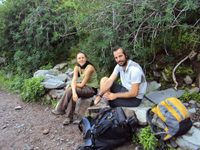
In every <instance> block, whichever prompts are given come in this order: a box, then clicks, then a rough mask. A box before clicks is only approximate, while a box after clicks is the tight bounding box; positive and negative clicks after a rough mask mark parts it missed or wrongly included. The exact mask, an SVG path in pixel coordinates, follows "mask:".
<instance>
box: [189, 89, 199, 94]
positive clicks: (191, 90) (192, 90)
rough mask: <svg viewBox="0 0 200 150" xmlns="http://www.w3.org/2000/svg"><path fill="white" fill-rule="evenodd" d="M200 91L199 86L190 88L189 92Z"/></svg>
mask: <svg viewBox="0 0 200 150" xmlns="http://www.w3.org/2000/svg"><path fill="white" fill-rule="evenodd" d="M198 92H199V88H198V87H194V88H192V89H190V91H189V93H191V94H192V93H198Z"/></svg>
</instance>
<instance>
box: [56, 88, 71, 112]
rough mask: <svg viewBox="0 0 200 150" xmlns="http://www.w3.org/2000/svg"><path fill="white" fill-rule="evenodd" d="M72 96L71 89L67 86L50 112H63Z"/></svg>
mask: <svg viewBox="0 0 200 150" xmlns="http://www.w3.org/2000/svg"><path fill="white" fill-rule="evenodd" d="M71 97H72V89H71V88H68V89H67V90H66V91H65V92H64V95H63V96H62V98H61V99H60V101H59V102H58V103H57V105H56V108H55V110H54V111H52V113H54V114H56V113H57V114H64V113H65V110H66V108H67V106H68V103H69V100H70V99H71Z"/></svg>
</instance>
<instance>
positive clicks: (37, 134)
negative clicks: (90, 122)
mask: <svg viewBox="0 0 200 150" xmlns="http://www.w3.org/2000/svg"><path fill="white" fill-rule="evenodd" d="M17 106H21V107H22V108H21V109H19V110H16V107H17ZM64 118H65V116H54V115H53V114H51V108H50V106H42V105H40V104H36V103H34V104H31V103H24V102H22V101H21V100H20V98H19V97H18V96H17V95H14V94H10V93H7V92H4V91H1V90H0V120H1V121H0V150H36V149H38V150H74V149H76V148H77V147H78V146H79V145H80V144H81V142H82V137H81V133H80V132H79V130H78V127H77V125H69V126H63V125H62V122H63V120H64ZM45 131H46V132H47V134H44V133H43V132H45ZM48 131H49V132H48Z"/></svg>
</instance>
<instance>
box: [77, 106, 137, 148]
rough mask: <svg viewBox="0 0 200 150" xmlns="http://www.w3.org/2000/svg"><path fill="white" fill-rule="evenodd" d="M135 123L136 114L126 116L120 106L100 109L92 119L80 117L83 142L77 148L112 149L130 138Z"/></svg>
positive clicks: (135, 125)
mask: <svg viewBox="0 0 200 150" xmlns="http://www.w3.org/2000/svg"><path fill="white" fill-rule="evenodd" d="M137 125H138V120H137V118H136V116H133V117H131V118H126V116H125V114H124V111H123V109H122V108H121V107H116V108H105V109H102V110H101V111H100V112H99V113H98V114H97V116H96V117H95V118H94V119H91V118H90V119H89V118H88V117H84V118H82V121H81V122H80V124H79V129H80V131H81V132H82V133H83V139H84V144H83V146H81V147H79V150H113V149H114V148H116V147H118V146H121V145H123V144H124V143H126V142H129V141H130V140H131V136H132V133H133V132H134V131H135V129H136V127H137Z"/></svg>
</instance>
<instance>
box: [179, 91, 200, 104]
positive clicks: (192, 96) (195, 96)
mask: <svg viewBox="0 0 200 150" xmlns="http://www.w3.org/2000/svg"><path fill="white" fill-rule="evenodd" d="M179 99H180V100H181V101H183V102H189V101H190V100H194V101H196V102H200V93H190V92H188V91H186V92H185V93H184V94H183V95H182V96H181V97H180V98H179Z"/></svg>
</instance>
